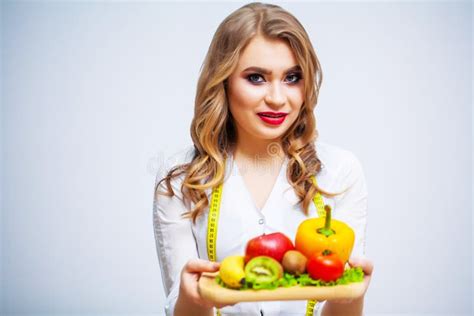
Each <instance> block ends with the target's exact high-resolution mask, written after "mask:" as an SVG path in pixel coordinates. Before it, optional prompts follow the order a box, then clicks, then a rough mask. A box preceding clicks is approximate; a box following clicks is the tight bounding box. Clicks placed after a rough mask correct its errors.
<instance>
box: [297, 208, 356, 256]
mask: <svg viewBox="0 0 474 316" xmlns="http://www.w3.org/2000/svg"><path fill="white" fill-rule="evenodd" d="M324 209H325V210H326V216H325V217H319V218H310V219H307V220H305V221H303V222H301V224H300V225H299V226H298V230H297V231H296V237H295V247H296V250H298V251H301V252H302V253H303V254H304V255H305V256H306V257H307V258H310V257H312V255H313V254H314V253H316V252H322V251H324V250H326V249H329V250H331V251H332V252H335V253H336V254H337V255H339V257H340V258H341V260H342V261H343V262H344V263H345V262H347V260H349V257H350V255H351V252H352V248H353V246H354V238H355V234H354V231H353V230H352V228H350V227H349V226H348V225H347V224H346V223H344V222H342V221H338V220H335V219H331V207H330V206H329V205H325V206H324Z"/></svg>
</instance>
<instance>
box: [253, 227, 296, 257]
mask: <svg viewBox="0 0 474 316" xmlns="http://www.w3.org/2000/svg"><path fill="white" fill-rule="evenodd" d="M294 249H295V246H294V245H293V242H292V241H291V240H290V238H288V237H286V236H285V235H284V234H282V233H279V232H276V233H271V234H264V235H261V236H258V237H255V238H252V239H251V240H249V241H248V243H247V247H246V249H245V262H246V263H247V262H248V261H249V260H250V259H252V258H255V257H258V256H268V257H272V258H273V259H275V260H276V261H278V262H280V263H281V261H282V259H283V255H285V253H286V252H287V251H288V250H294Z"/></svg>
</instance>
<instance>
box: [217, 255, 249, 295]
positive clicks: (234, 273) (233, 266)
mask: <svg viewBox="0 0 474 316" xmlns="http://www.w3.org/2000/svg"><path fill="white" fill-rule="evenodd" d="M219 276H220V277H221V279H222V281H223V282H224V283H225V284H226V285H227V286H229V287H231V288H234V289H238V288H241V287H242V286H243V285H244V283H245V270H244V256H238V255H234V256H228V257H226V258H224V260H222V262H221V266H220V268H219Z"/></svg>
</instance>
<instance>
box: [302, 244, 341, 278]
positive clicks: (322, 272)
mask: <svg viewBox="0 0 474 316" xmlns="http://www.w3.org/2000/svg"><path fill="white" fill-rule="evenodd" d="M307 270H308V274H309V276H310V277H312V278H313V279H316V280H317V279H321V280H323V281H326V282H329V281H334V280H337V279H338V278H340V277H341V276H342V275H343V274H344V263H343V262H342V260H341V259H340V258H339V256H338V255H337V254H336V253H334V252H331V251H330V250H324V251H322V252H317V253H315V254H313V256H312V257H311V258H309V260H308V266H307Z"/></svg>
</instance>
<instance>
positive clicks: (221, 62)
mask: <svg viewBox="0 0 474 316" xmlns="http://www.w3.org/2000/svg"><path fill="white" fill-rule="evenodd" d="M257 35H260V36H264V37H266V38H268V39H280V40H284V41H285V42H286V43H288V44H289V46H290V48H291V49H292V51H293V53H294V54H295V57H296V59H297V61H298V63H299V65H300V66H301V69H302V72H303V78H305V80H304V94H305V95H304V102H303V104H302V106H301V109H300V113H299V115H298V117H297V119H296V121H295V122H294V124H292V125H291V126H290V128H289V129H288V130H287V131H286V132H285V134H284V135H283V136H282V138H281V144H280V145H281V148H282V149H283V152H284V153H285V155H286V156H287V157H288V158H289V162H288V166H287V171H286V176H287V179H288V182H289V183H290V184H291V185H292V187H293V188H294V191H295V193H296V195H297V196H298V204H299V203H301V204H302V210H303V212H304V213H305V214H306V215H308V209H309V205H310V203H311V202H312V199H313V197H314V196H315V194H316V193H317V192H320V193H321V194H322V195H324V196H326V197H332V196H335V195H337V194H339V193H336V194H335V193H330V192H326V191H324V190H323V189H321V188H320V187H319V186H318V185H317V184H315V183H313V181H312V180H311V176H312V175H316V174H317V173H318V172H319V171H320V170H321V162H320V160H319V159H318V156H317V154H316V148H315V146H314V143H315V140H316V138H317V136H318V133H317V130H316V119H315V116H314V109H315V107H316V104H317V100H318V94H319V89H320V87H321V83H322V79H323V78H322V71H321V66H320V64H319V60H318V58H317V56H316V54H315V52H314V49H313V46H312V44H311V41H310V39H309V37H308V34H307V33H306V31H305V29H304V27H303V26H302V25H301V24H300V22H299V21H298V20H297V19H296V18H295V17H294V16H293V15H292V14H291V13H289V12H287V11H286V10H284V9H283V8H281V7H280V6H278V5H273V4H267V3H261V2H253V3H249V4H246V5H244V6H243V7H241V8H239V9H237V10H236V11H234V12H233V13H231V14H230V15H229V16H228V17H227V18H225V19H224V21H222V23H221V24H220V25H219V27H218V28H217V30H216V33H215V34H214V37H213V39H212V42H211V44H210V47H209V50H208V52H207V55H206V57H205V60H204V62H203V65H202V67H201V71H200V76H199V80H198V85H197V92H196V98H195V104H194V118H193V120H192V123H191V137H192V140H193V143H194V153H193V157H192V159H191V161H190V162H189V163H185V164H181V165H177V166H175V167H173V168H171V170H169V171H168V173H167V175H166V176H165V177H164V178H163V179H161V180H160V181H158V182H157V184H156V186H155V198H157V195H159V194H162V195H166V196H174V194H175V193H174V192H173V189H172V186H171V181H172V179H173V178H175V177H179V176H181V175H183V174H184V180H183V182H182V185H181V193H182V195H183V201H184V202H185V203H187V205H190V204H189V202H192V203H193V204H194V207H193V208H192V209H191V210H190V211H188V212H186V213H184V214H182V216H184V217H185V218H192V220H193V222H194V223H195V221H196V218H197V217H198V216H199V215H201V214H202V213H203V212H204V211H205V209H206V208H207V207H208V206H209V200H208V197H207V194H206V192H205V190H206V189H209V188H214V187H216V186H218V185H219V184H221V183H222V182H223V181H224V175H225V170H224V169H225V159H226V158H227V157H228V155H229V153H230V150H231V148H232V145H233V144H235V142H236V129H235V125H234V121H233V120H234V119H233V117H232V115H231V113H230V111H229V106H228V100H227V92H226V83H227V81H226V80H227V78H228V77H229V76H230V75H231V74H232V72H233V71H234V69H235V68H236V66H237V63H238V60H239V56H240V55H241V53H242V51H243V50H244V48H245V47H246V45H247V44H248V43H249V42H250V40H251V39H252V38H254V37H255V36H257ZM162 182H165V184H166V191H160V190H158V188H159V186H160V185H161V183H162Z"/></svg>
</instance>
